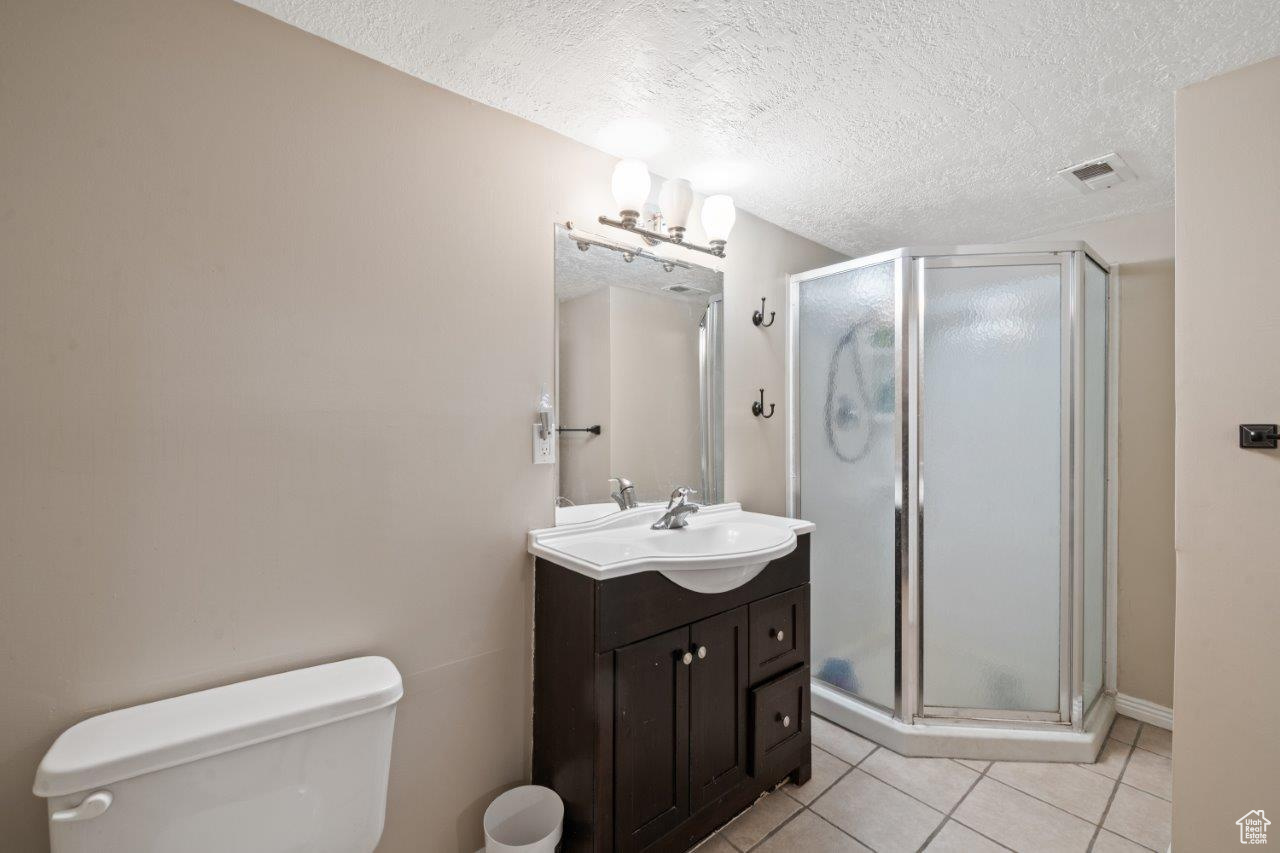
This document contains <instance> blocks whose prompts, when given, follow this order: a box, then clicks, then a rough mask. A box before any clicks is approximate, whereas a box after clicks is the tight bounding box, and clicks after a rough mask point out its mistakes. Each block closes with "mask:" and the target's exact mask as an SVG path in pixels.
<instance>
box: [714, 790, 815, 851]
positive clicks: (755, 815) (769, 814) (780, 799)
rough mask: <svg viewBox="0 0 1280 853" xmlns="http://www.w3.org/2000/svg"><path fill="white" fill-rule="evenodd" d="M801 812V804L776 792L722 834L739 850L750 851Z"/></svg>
mask: <svg viewBox="0 0 1280 853" xmlns="http://www.w3.org/2000/svg"><path fill="white" fill-rule="evenodd" d="M799 810H800V804H799V803H797V802H796V801H795V800H793V799H791V798H790V797H788V796H787V795H786V794H784V793H782V792H781V791H774V792H773V793H771V794H768V795H767V796H764V797H761V798H760V799H759V800H756V803H755V805H753V806H752V807H751V808H749V809H747V810H746V811H745V812H743V813H742V814H740V815H738V816H737V817H736V818H734V819H733V822H732V823H730V824H729V825H728V826H726V827H725V828H724V829H722V830H720V834H721V835H723V836H724V837H725V838H727V839H728V840H729V842H730V843H731V844H733V846H734V847H737V848H738V849H739V850H750V849H751V848H752V847H753V846H755V845H756V844H759V843H760V839H762V838H764V837H765V836H766V835H768V834H769V833H770V832H773V831H774V830H775V829H777V828H778V827H779V826H781V825H782V822H783V821H784V820H786V819H787V818H789V817H791V816H792V815H793V814H795V813H796V812H797V811H799Z"/></svg>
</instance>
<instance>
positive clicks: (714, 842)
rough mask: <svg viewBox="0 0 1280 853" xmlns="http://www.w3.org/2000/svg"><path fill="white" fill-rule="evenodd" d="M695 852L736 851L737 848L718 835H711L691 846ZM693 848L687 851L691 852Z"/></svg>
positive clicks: (718, 852) (736, 852)
mask: <svg viewBox="0 0 1280 853" xmlns="http://www.w3.org/2000/svg"><path fill="white" fill-rule="evenodd" d="M693 850H696V851H697V853H738V851H737V849H736V848H735V847H734V846H733V845H732V844H730V843H729V842H728V841H725V840H724V839H723V838H721V837H720V836H719V835H713V836H711V837H710V838H708V839H707V840H706V841H704V842H702V843H701V844H699V845H698V846H697V847H695V848H693ZM693 850H691V851H689V853H693Z"/></svg>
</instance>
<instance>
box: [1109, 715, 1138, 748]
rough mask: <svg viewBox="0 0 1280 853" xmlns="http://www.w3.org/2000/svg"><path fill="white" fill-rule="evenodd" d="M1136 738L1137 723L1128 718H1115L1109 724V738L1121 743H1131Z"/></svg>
mask: <svg viewBox="0 0 1280 853" xmlns="http://www.w3.org/2000/svg"><path fill="white" fill-rule="evenodd" d="M1137 736H1138V721H1137V720H1134V719H1130V718H1129V717H1121V716H1117V717H1116V720H1115V722H1114V723H1112V724H1111V737H1113V738H1115V739H1116V740H1118V741H1120V742H1121V743H1133V741H1134V739H1135V738H1137Z"/></svg>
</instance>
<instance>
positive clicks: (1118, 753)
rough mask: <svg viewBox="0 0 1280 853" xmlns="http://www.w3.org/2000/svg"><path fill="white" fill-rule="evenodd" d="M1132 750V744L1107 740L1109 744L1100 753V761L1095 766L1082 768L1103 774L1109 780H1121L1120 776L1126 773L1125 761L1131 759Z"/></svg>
mask: <svg viewBox="0 0 1280 853" xmlns="http://www.w3.org/2000/svg"><path fill="white" fill-rule="evenodd" d="M1132 748H1133V747H1132V745H1131V744H1127V743H1123V742H1121V741H1118V740H1115V739H1114V738H1107V742H1106V743H1104V744H1103V745H1102V752H1100V753H1098V760H1097V761H1095V762H1094V763H1093V764H1081V765H1080V766H1081V767H1083V768H1084V769H1085V770H1092V771H1093V772H1094V773H1101V774H1102V775H1103V776H1106V777H1107V778H1108V779H1119V778H1120V774H1121V773H1123V772H1124V761H1125V759H1126V758H1128V757H1129V750H1131V749H1132Z"/></svg>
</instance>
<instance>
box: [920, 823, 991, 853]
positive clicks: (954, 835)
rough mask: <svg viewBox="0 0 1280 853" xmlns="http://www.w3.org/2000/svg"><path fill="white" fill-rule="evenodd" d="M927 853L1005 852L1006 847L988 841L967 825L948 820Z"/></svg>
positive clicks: (927, 848)
mask: <svg viewBox="0 0 1280 853" xmlns="http://www.w3.org/2000/svg"><path fill="white" fill-rule="evenodd" d="M924 849H925V853H1003V851H1004V848H1003V847H1001V846H1000V845H999V844H996V843H995V842H994V841H988V840H987V839H985V838H983V837H982V836H981V835H979V834H978V833H976V832H974V831H973V830H972V829H970V828H969V827H967V826H962V825H960V824H958V823H956V822H955V821H954V820H949V821H947V825H946V826H944V827H942V831H941V832H939V833H938V834H937V835H935V836H934V837H933V840H932V841H930V842H929V846H928V847H926V848H924Z"/></svg>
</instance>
